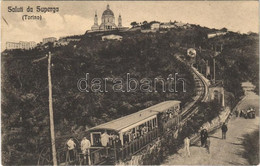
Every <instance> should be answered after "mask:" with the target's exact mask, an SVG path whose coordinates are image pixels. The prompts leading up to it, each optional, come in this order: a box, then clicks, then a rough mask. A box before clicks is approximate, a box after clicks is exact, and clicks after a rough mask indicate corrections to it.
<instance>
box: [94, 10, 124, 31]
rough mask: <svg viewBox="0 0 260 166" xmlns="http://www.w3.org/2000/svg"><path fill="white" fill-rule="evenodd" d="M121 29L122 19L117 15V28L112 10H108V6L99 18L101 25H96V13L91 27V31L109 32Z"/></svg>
mask: <svg viewBox="0 0 260 166" xmlns="http://www.w3.org/2000/svg"><path fill="white" fill-rule="evenodd" d="M121 28H123V27H122V18H121V15H120V14H119V16H118V26H117V25H116V24H115V16H114V13H113V11H112V10H110V8H109V5H107V9H106V10H105V11H104V12H103V14H102V17H101V24H100V25H98V16H97V12H96V13H95V17H94V25H93V26H92V27H91V30H92V31H110V30H114V29H121Z"/></svg>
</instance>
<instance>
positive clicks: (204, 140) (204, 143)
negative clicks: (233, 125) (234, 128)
mask: <svg viewBox="0 0 260 166" xmlns="http://www.w3.org/2000/svg"><path fill="white" fill-rule="evenodd" d="M221 131H222V139H226V133H227V131H228V127H227V124H226V123H223V124H222V126H221ZM200 141H201V147H205V148H206V149H207V152H208V153H210V137H209V135H208V131H207V129H206V128H202V129H201V131H200ZM184 149H185V151H186V154H187V155H188V156H189V157H190V154H191V153H190V137H186V138H185V139H184Z"/></svg>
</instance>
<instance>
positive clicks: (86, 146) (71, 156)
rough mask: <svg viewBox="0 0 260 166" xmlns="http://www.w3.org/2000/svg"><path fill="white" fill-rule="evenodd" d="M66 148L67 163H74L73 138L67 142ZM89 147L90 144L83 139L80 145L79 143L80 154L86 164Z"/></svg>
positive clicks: (74, 148) (74, 147) (74, 149)
mask: <svg viewBox="0 0 260 166" xmlns="http://www.w3.org/2000/svg"><path fill="white" fill-rule="evenodd" d="M66 145H67V148H68V152H69V153H68V154H69V156H68V157H69V162H74V161H75V158H76V155H75V153H76V150H77V149H76V146H77V145H76V143H75V140H74V139H73V137H71V138H70V139H69V140H68V141H67V144H66ZM90 147H91V142H90V141H89V140H88V139H87V138H86V137H83V139H82V141H81V143H80V150H81V153H82V154H83V156H84V162H85V163H87V155H88V154H89V149H90Z"/></svg>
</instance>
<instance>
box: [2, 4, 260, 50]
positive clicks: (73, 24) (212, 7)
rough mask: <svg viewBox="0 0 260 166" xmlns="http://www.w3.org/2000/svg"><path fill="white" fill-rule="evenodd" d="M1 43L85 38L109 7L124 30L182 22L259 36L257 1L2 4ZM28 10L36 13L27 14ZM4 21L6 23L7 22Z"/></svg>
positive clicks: (3, 45)
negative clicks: (150, 23)
mask: <svg viewBox="0 0 260 166" xmlns="http://www.w3.org/2000/svg"><path fill="white" fill-rule="evenodd" d="M1 3H2V5H1V10H2V11H1V14H2V18H1V35H2V37H1V42H2V44H1V45H2V50H3V49H5V43H6V42H7V41H10V42H19V41H35V42H40V41H42V38H44V37H57V38H59V37H62V36H68V35H77V34H84V33H85V32H86V30H90V28H91V26H92V25H93V24H94V14H95V11H97V15H98V19H99V20H98V21H99V24H100V22H101V16H102V13H103V11H104V10H105V9H106V6H107V4H109V5H110V9H111V10H112V11H113V12H114V14H115V20H116V21H115V22H116V24H118V22H117V18H118V15H119V14H121V16H122V20H123V26H126V27H130V23H131V22H133V21H137V22H143V21H145V20H146V21H153V20H156V21H161V22H166V21H167V22H168V21H170V20H171V21H175V20H176V21H181V22H184V23H191V24H199V25H201V26H206V27H210V28H223V27H226V28H227V29H228V30H231V31H235V32H237V31H239V32H241V33H247V32H249V31H252V32H257V33H258V32H259V26H258V22H259V17H258V1H26V2H25V1H23V2H21V1H20V2H19V1H2V2H1ZM9 6H10V7H15V6H17V7H23V10H24V11H23V12H8V7H9ZM28 6H31V7H33V8H34V12H31V13H28V12H26V9H27V7H28ZM37 6H40V7H59V12H56V13H39V12H36V11H35V10H36V7H37ZM25 14H26V15H41V16H42V18H43V19H42V20H41V21H40V20H26V21H23V20H22V16H23V15H25ZM3 18H4V19H5V21H6V22H5V21H4V19H3Z"/></svg>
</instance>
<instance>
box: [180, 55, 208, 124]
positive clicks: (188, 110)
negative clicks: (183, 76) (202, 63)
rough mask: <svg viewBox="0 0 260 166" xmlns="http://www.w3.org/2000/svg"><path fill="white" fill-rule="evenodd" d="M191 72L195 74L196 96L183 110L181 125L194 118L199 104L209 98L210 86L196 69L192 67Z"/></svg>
mask: <svg viewBox="0 0 260 166" xmlns="http://www.w3.org/2000/svg"><path fill="white" fill-rule="evenodd" d="M176 58H177V59H178V60H179V61H181V62H182V63H184V64H185V65H188V64H187V63H186V62H185V61H184V60H182V59H181V58H180V57H179V56H178V55H177V56H176ZM191 70H192V73H193V78H194V80H195V87H196V93H197V94H196V96H195V97H194V98H193V101H192V102H189V103H187V104H185V105H184V106H183V108H182V110H183V111H182V113H181V116H182V121H181V124H180V125H183V124H185V123H186V122H187V121H188V120H190V118H191V117H192V116H194V115H195V114H196V113H197V112H198V103H200V102H205V101H206V100H207V97H208V84H207V82H206V81H205V79H204V78H203V76H202V75H201V74H200V73H199V72H198V71H197V70H196V69H195V68H194V67H192V66H191Z"/></svg>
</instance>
